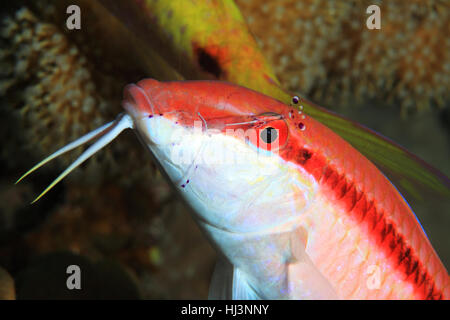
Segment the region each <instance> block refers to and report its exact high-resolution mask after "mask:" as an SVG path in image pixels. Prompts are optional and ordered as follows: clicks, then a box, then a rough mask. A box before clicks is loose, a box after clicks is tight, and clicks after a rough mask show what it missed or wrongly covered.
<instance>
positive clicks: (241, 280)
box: [208, 257, 261, 300]
mask: <svg viewBox="0 0 450 320" xmlns="http://www.w3.org/2000/svg"><path fill="white" fill-rule="evenodd" d="M208 299H210V300H230V299H232V300H260V299H261V297H259V295H258V294H257V293H256V292H255V290H253V288H252V287H251V286H250V285H249V284H248V281H247V279H246V276H245V273H244V272H242V271H241V270H239V269H238V268H235V267H234V266H233V265H232V264H231V263H230V262H228V261H227V260H226V259H225V258H223V257H220V258H219V259H218V261H217V263H216V267H215V269H214V273H213V276H212V279H211V284H210V286H209V294H208Z"/></svg>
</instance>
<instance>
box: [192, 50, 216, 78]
mask: <svg viewBox="0 0 450 320" xmlns="http://www.w3.org/2000/svg"><path fill="white" fill-rule="evenodd" d="M195 54H196V56H197V62H198V64H199V65H200V68H202V70H203V71H206V72H208V73H211V74H212V75H213V76H214V77H216V78H217V79H219V78H220V76H221V75H222V73H223V70H222V68H221V67H220V64H219V62H218V61H217V59H216V58H215V57H213V56H212V55H211V54H209V53H208V52H207V51H206V50H205V49H204V48H201V47H197V48H196V49H195Z"/></svg>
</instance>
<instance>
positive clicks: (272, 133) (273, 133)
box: [261, 127, 278, 143]
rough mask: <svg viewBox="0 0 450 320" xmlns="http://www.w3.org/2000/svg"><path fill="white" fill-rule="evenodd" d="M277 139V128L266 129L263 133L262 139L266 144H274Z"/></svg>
mask: <svg viewBox="0 0 450 320" xmlns="http://www.w3.org/2000/svg"><path fill="white" fill-rule="evenodd" d="M277 137H278V133H277V130H276V129H275V128H272V127H268V128H265V129H264V130H263V131H262V132H261V139H262V140H263V141H264V142H265V143H272V142H274V141H275V140H276V139H277Z"/></svg>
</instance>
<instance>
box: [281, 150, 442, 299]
mask: <svg viewBox="0 0 450 320" xmlns="http://www.w3.org/2000/svg"><path fill="white" fill-rule="evenodd" d="M287 149H288V150H289V151H288V152H286V153H285V154H284V156H285V157H286V158H288V159H290V161H293V162H296V163H297V164H299V165H301V166H302V167H303V168H304V169H306V171H308V172H309V173H310V174H312V175H313V176H314V178H315V179H316V181H318V182H319V184H320V185H321V186H324V187H325V188H327V189H328V190H329V191H331V192H332V194H333V196H334V199H333V201H337V202H338V203H340V204H341V205H343V206H344V208H345V211H346V212H347V214H348V215H349V216H351V218H352V219H354V220H355V221H356V222H358V223H359V224H360V225H361V226H363V225H364V224H365V228H367V230H368V231H369V236H370V239H371V241H372V242H373V243H374V244H375V245H376V246H377V247H378V248H379V249H381V251H382V252H383V253H384V255H385V257H386V259H388V261H390V263H391V265H392V266H393V267H394V268H395V269H396V270H397V271H399V272H401V273H402V274H404V276H405V280H406V281H408V282H410V283H412V284H413V286H414V290H415V292H416V293H417V295H418V296H419V297H421V298H422V299H432V300H436V299H443V293H442V292H441V291H440V290H438V289H437V287H436V284H435V282H434V280H433V278H432V277H431V276H430V273H429V272H428V270H427V268H426V266H425V265H424V264H423V263H421V262H420V260H419V258H418V256H417V255H416V254H415V252H414V250H413V249H412V248H411V247H410V246H408V244H407V243H406V241H405V237H404V236H403V235H402V234H400V232H399V231H398V230H397V228H396V226H395V223H393V221H390V220H389V219H388V218H387V217H386V214H385V212H384V211H383V209H381V208H379V206H377V202H376V200H374V199H368V197H367V194H366V193H365V192H364V191H361V190H357V188H356V187H355V183H354V182H353V181H351V180H350V179H348V178H347V177H346V175H345V174H340V173H339V172H338V171H337V170H336V168H334V167H332V166H330V165H329V164H328V161H327V160H326V159H325V157H323V156H321V155H319V154H317V153H313V152H311V151H309V150H307V149H304V148H303V149H300V150H299V151H298V150H296V148H295V147H293V148H287ZM294 150H296V151H294ZM293 153H296V154H293Z"/></svg>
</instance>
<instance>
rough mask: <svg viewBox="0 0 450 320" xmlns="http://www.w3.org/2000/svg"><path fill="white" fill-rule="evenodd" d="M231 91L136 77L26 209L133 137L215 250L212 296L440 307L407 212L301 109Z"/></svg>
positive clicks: (428, 251) (442, 286)
mask: <svg viewBox="0 0 450 320" xmlns="http://www.w3.org/2000/svg"><path fill="white" fill-rule="evenodd" d="M300 102H301V98H299V97H297V96H295V97H293V98H292V102H291V104H290V105H287V104H285V103H283V102H281V101H279V100H276V99H274V98H271V97H269V96H266V95H264V94H262V93H259V92H257V91H254V90H251V89H247V88H244V87H241V86H239V85H236V84H232V83H228V82H224V81H213V80H197V81H168V82H160V81H157V80H154V79H144V80H141V81H139V82H138V83H137V84H130V85H128V86H126V87H125V89H124V100H123V102H122V106H123V108H124V109H125V112H124V113H121V114H120V115H119V116H118V117H117V118H116V120H114V121H112V122H110V123H108V124H105V125H103V126H101V127H100V128H98V129H96V130H94V131H92V132H90V133H88V134H86V135H84V136H82V137H81V138H79V139H77V140H75V141H73V142H71V143H69V144H68V145H66V146H65V147H63V148H62V149H60V150H58V151H56V152H55V153H53V154H52V155H50V156H49V157H47V158H45V159H44V160H42V161H41V162H40V163H38V164H37V165H35V166H34V167H33V168H32V169H30V170H29V171H28V172H26V173H25V174H24V175H23V176H22V177H21V178H20V179H19V180H18V181H17V182H19V181H21V180H22V179H23V178H25V177H26V176H28V175H29V174H30V173H32V172H34V171H35V170H37V169H38V168H40V167H41V166H43V165H44V164H46V163H48V162H49V161H51V160H52V159H54V158H56V157H58V156H60V155H62V154H64V153H66V152H68V151H70V150H72V149H74V148H76V147H78V146H81V145H83V144H85V143H87V142H90V141H93V140H96V139H97V141H96V142H94V143H93V144H92V145H91V146H90V147H89V148H87V149H86V151H85V152H84V153H82V154H81V155H80V157H79V158H77V159H76V160H75V161H74V162H73V163H72V164H71V165H70V166H69V167H68V168H67V169H66V170H64V171H63V172H62V173H61V175H60V176H59V177H58V178H56V179H55V181H54V182H52V183H51V184H50V185H49V187H47V188H46V189H45V190H44V191H43V192H42V193H41V194H40V195H39V196H38V197H37V198H36V199H35V200H34V201H33V202H35V201H37V200H39V199H40V198H41V197H42V196H43V195H45V194H46V193H47V192H48V191H49V190H50V189H51V188H52V187H53V186H54V185H55V184H56V183H58V182H59V181H61V180H62V179H63V178H64V177H65V176H67V175H68V174H69V173H70V172H71V171H73V170H74V169H75V168H76V167H77V166H79V165H80V164H81V163H83V162H84V161H86V160H87V159H88V158H89V157H90V156H92V155H93V154H94V153H96V152H97V151H99V150H101V149H102V148H103V147H105V146H106V145H107V144H108V143H110V142H111V141H113V140H114V139H115V138H116V137H117V136H118V135H119V134H120V133H121V132H122V131H124V130H126V129H133V130H134V132H135V133H136V135H137V137H138V139H139V140H140V141H141V142H142V144H143V146H144V148H145V149H147V150H148V151H150V155H151V156H152V158H153V159H154V160H155V161H156V163H157V164H158V166H159V168H160V170H161V171H162V173H163V174H164V175H165V176H166V177H167V179H168V181H169V182H170V183H171V184H172V186H173V187H174V188H175V189H176V190H177V191H178V192H179V194H180V195H181V197H182V199H183V200H184V201H185V203H186V204H187V206H188V207H189V208H190V209H191V211H192V214H193V217H194V219H195V221H196V222H197V223H198V225H199V226H200V227H201V229H202V230H203V231H204V234H205V236H206V237H207V238H208V240H209V241H210V242H211V244H212V245H213V247H214V248H215V249H216V250H217V253H218V256H219V258H218V261H217V264H216V266H215V270H214V272H213V275H212V279H211V285H210V291H209V298H211V299H250V300H253V299H302V300H303V299H333V300H334V299H448V298H449V296H450V281H449V276H448V272H447V270H446V269H445V266H444V265H443V264H442V262H441V261H440V259H439V256H438V254H437V253H436V252H435V250H434V249H433V247H432V245H431V243H430V241H429V240H428V238H427V236H426V234H425V232H424V230H423V228H422V227H421V225H420V223H419V221H418V220H417V218H416V216H415V214H414V212H413V211H412V209H411V208H410V206H409V205H408V203H407V202H406V200H405V199H404V198H403V196H402V195H401V194H400V192H399V191H398V190H397V188H396V187H395V186H394V185H393V184H392V183H391V182H390V181H389V180H388V179H387V178H386V176H385V175H384V174H383V173H382V172H381V171H380V170H379V169H378V168H377V167H376V166H375V165H374V164H373V163H372V162H371V161H369V160H368V159H367V158H366V157H364V156H363V155H362V154H361V153H360V152H359V151H358V150H356V149H355V148H354V147H352V146H351V145H350V144H349V143H348V142H346V141H345V140H344V139H343V138H341V137H340V136H338V135H337V134H336V133H334V132H333V131H332V130H331V129H329V128H328V127H327V126H325V125H323V124H322V123H320V122H319V121H317V120H315V119H314V118H313V117H311V116H309V115H307V114H305V112H304V110H302V108H301V105H300Z"/></svg>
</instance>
